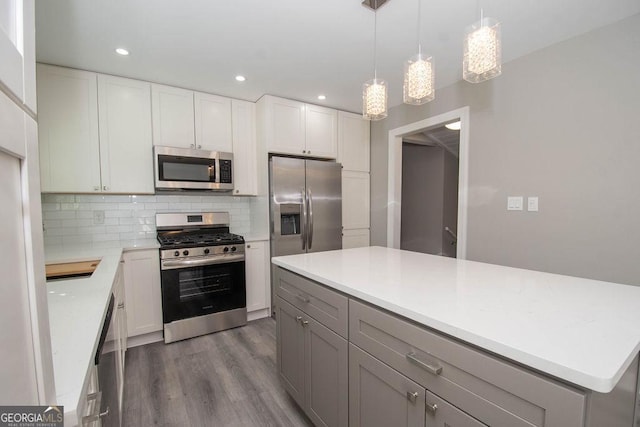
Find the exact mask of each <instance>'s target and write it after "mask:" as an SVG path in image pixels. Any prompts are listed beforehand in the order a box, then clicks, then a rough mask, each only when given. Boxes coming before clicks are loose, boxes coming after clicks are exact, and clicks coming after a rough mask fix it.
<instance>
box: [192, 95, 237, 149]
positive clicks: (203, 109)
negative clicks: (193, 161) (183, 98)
mask: <svg viewBox="0 0 640 427" xmlns="http://www.w3.org/2000/svg"><path fill="white" fill-rule="evenodd" d="M194 105H195V132H196V147H197V148H199V149H202V150H211V151H225V152H228V153H230V152H232V150H233V146H232V140H231V132H232V131H231V99H229V98H224V97H222V96H217V95H209V94H207V93H200V92H195V93H194Z"/></svg>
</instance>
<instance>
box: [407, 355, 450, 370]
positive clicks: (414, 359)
mask: <svg viewBox="0 0 640 427" xmlns="http://www.w3.org/2000/svg"><path fill="white" fill-rule="evenodd" d="M406 358H407V360H409V362H412V363H414V364H416V365H417V366H419V367H421V368H422V369H424V370H425V371H427V372H430V373H432V374H433V375H440V374H441V373H442V366H437V365H435V366H434V365H430V364H428V363H427V362H424V361H422V360H420V359H418V356H417V355H416V354H415V353H413V352H411V353H407V355H406Z"/></svg>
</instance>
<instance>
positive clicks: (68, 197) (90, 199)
mask: <svg viewBox="0 0 640 427" xmlns="http://www.w3.org/2000/svg"><path fill="white" fill-rule="evenodd" d="M206 211H212V212H216V211H222V212H229V216H230V218H231V225H230V228H231V232H233V233H237V234H247V233H249V232H250V229H251V220H250V218H251V213H250V200H249V198H246V197H233V196H217V195H215V196H214V195H211V196H184V195H155V196H127V195H122V196H121V195H93V194H88V195H84V194H43V195H42V218H43V222H44V243H45V245H59V244H63V245H64V244H73V243H93V242H108V241H114V240H139V239H155V238H156V223H155V220H156V218H155V215H156V213H157V212H206Z"/></svg>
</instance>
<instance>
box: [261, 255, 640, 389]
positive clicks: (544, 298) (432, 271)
mask: <svg viewBox="0 0 640 427" xmlns="http://www.w3.org/2000/svg"><path fill="white" fill-rule="evenodd" d="M272 261H273V263H274V264H276V265H279V266H281V267H284V268H286V269H288V270H291V271H293V272H295V273H298V274H301V275H303V276H306V277H308V278H310V279H312V280H315V281H318V282H320V283H322V284H325V285H327V286H329V287H331V288H334V289H336V290H338V291H341V292H344V293H346V294H349V295H351V296H354V297H356V298H359V299H361V300H364V301H367V302H369V303H371V304H374V305H377V306H379V307H382V308H385V309H387V310H389V311H391V312H394V313H397V314H399V315H401V316H404V317H406V318H408V319H411V320H414V321H416V322H418V323H420V324H423V325H426V326H428V327H431V328H434V329H436V330H438V331H441V332H443V333H445V334H448V335H450V336H453V337H456V338H459V339H461V340H463V341H466V342H468V343H471V344H474V345H476V346H478V347H481V348H483V349H486V350H489V351H491V352H494V353H496V354H499V355H501V356H503V357H506V358H508V359H511V360H514V361H516V362H519V363H522V364H524V365H526V366H529V367H531V368H534V369H537V370H539V371H542V372H545V373H547V374H549V375H553V376H555V377H558V378H561V379H563V380H566V381H569V382H571V383H574V384H577V385H579V386H582V387H585V388H588V389H591V390H595V391H598V392H602V393H608V392H610V391H611V390H612V389H613V388H614V387H615V385H616V384H617V382H618V380H619V379H620V377H621V376H622V374H623V373H624V371H625V370H626V369H627V368H628V367H629V365H630V364H631V362H632V361H633V359H634V358H635V357H636V356H637V354H638V352H639V351H640V287H636V286H630V285H620V284H615V283H608V282H601V281H596V280H588V279H581V278H576V277H569V276H561V275H557V274H549V273H542V272H537V271H531V270H522V269H516V268H510V267H503V266H498V265H492V264H484V263H479V262H473V261H464V260H456V259H453V258H445V257H440V256H434V255H426V254H420V253H416V252H409V251H401V250H397V249H390V248H382V247H368V248H358V249H346V250H339V251H329V252H320V253H313V254H301V255H291V256H284V257H274V258H272Z"/></svg>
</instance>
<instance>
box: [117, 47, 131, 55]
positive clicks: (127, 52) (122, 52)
mask: <svg viewBox="0 0 640 427" xmlns="http://www.w3.org/2000/svg"><path fill="white" fill-rule="evenodd" d="M116 53H117V54H118V55H122V56H127V55H129V51H128V50H127V49H123V48H121V47H119V48H117V49H116Z"/></svg>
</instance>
